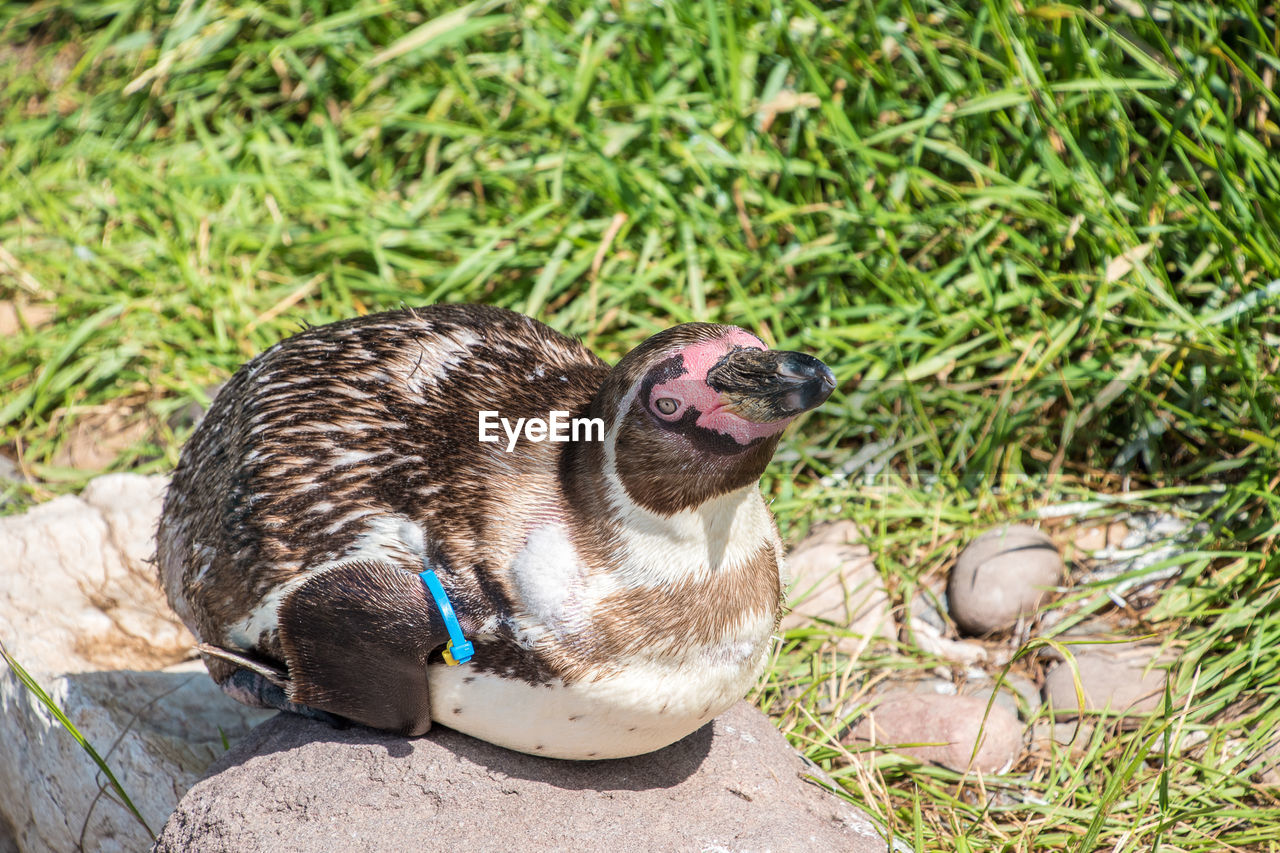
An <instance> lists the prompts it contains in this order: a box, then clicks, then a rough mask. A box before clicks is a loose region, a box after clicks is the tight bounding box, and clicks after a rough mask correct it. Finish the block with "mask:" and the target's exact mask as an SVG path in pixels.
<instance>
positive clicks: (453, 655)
mask: <svg viewBox="0 0 1280 853" xmlns="http://www.w3.org/2000/svg"><path fill="white" fill-rule="evenodd" d="M418 577H420V578H422V582H423V583H424V584H426V587H427V592H429V593H431V597H432V598H434V599H435V601H436V607H438V608H440V616H441V617H442V618H443V619H444V628H445V630H446V631H448V632H449V643H448V645H446V646H445V647H444V662H445V663H447V664H449V666H457V665H458V664H460V663H467V662H468V661H470V660H471V657H472V655H474V654H475V647H474V646H472V645H471V643H470V642H468V641H467V638H466V637H464V636H463V634H462V626H461V625H459V624H458V617H457V616H455V615H454V613H453V604H452V603H450V601H449V594H448V593H447V592H445V591H444V586H442V585H441V583H440V578H438V577H436V573H435V572H434V571H432V570H431V569H427V570H426V571H425V572H422V573H421V574H419V575H418Z"/></svg>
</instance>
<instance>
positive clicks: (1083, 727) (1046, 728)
mask: <svg viewBox="0 0 1280 853" xmlns="http://www.w3.org/2000/svg"><path fill="white" fill-rule="evenodd" d="M1092 737H1093V723H1091V722H1089V721H1088V720H1054V719H1052V718H1050V719H1043V720H1037V721H1036V722H1035V723H1034V724H1033V725H1032V727H1031V748H1032V749H1034V750H1035V751H1036V752H1040V753H1044V754H1046V755H1050V754H1052V753H1053V747H1055V746H1060V747H1061V746H1069V747H1070V748H1071V752H1072V754H1074V755H1079V754H1081V753H1083V752H1084V751H1085V750H1087V749H1088V747H1089V740H1090V738H1092Z"/></svg>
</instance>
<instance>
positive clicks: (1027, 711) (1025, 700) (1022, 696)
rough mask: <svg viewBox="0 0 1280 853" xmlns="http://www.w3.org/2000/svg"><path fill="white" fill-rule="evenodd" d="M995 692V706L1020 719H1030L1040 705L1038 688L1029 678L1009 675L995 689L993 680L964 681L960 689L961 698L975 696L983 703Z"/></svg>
mask: <svg viewBox="0 0 1280 853" xmlns="http://www.w3.org/2000/svg"><path fill="white" fill-rule="evenodd" d="M992 690H995V691H996V702H995V703H996V704H997V705H999V706H1001V707H1002V708H1007V709H1008V710H1009V711H1011V712H1012V713H1014V714H1017V715H1018V716H1019V717H1021V718H1022V719H1024V720H1026V719H1030V718H1031V717H1034V716H1035V713H1036V711H1037V710H1038V709H1039V708H1040V705H1041V704H1042V702H1041V699H1040V688H1039V687H1037V686H1036V685H1035V683H1034V682H1032V681H1031V679H1029V678H1025V677H1023V676H1021V675H1017V674H1014V673H1010V674H1008V675H1006V676H1005V677H1004V679H1003V680H1002V681H1001V683H1000V686H999V687H998V688H997V687H996V683H995V680H994V679H990V678H986V679H974V680H971V681H966V682H965V683H964V684H963V685H961V687H960V695H961V696H976V697H978V698H979V699H981V700H982V701H983V702H985V701H987V698H988V697H990V696H991V691H992Z"/></svg>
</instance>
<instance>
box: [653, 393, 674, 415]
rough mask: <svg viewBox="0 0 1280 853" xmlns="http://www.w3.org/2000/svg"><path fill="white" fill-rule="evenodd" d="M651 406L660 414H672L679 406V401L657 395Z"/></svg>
mask: <svg viewBox="0 0 1280 853" xmlns="http://www.w3.org/2000/svg"><path fill="white" fill-rule="evenodd" d="M653 407H654V408H655V409H657V410H658V412H659V413H661V414H664V415H674V414H675V413H676V409H678V408H680V403H678V402H677V401H676V400H675V399H673V398H671V397H659V398H658V399H657V400H655V401H654V403H653Z"/></svg>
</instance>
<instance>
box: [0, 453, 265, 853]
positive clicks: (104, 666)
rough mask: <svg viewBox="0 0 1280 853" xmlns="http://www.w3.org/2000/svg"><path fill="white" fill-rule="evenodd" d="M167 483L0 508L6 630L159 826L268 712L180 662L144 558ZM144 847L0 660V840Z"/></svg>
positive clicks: (0, 627)
mask: <svg viewBox="0 0 1280 853" xmlns="http://www.w3.org/2000/svg"><path fill="white" fill-rule="evenodd" d="M164 485H165V481H164V478H161V477H141V476H136V475H129V474H117V475H110V476H106V477H100V478H98V479H96V480H94V481H93V482H92V483H90V484H89V486H88V487H87V488H86V489H85V490H84V493H83V494H82V495H81V496H80V497H60V498H56V499H54V500H52V501H49V502H48V503H45V504H42V505H40V506H37V507H35V508H34V509H32V510H30V511H28V512H27V513H25V514H23V515H19V516H13V517H9V518H0V543H3V546H0V640H2V641H3V643H4V646H5V648H6V649H7V651H8V652H9V654H11V655H12V656H13V658H14V660H15V661H17V662H18V663H19V664H20V665H21V666H22V667H23V668H24V669H25V670H27V671H28V672H29V673H30V674H31V676H32V677H33V678H34V679H35V680H36V682H37V683H38V684H40V686H41V687H43V689H44V690H45V691H46V692H47V693H48V694H49V695H50V697H51V698H52V700H53V701H54V702H55V703H56V704H57V705H58V707H60V708H61V709H62V710H63V711H64V712H65V713H66V715H67V717H68V718H69V719H70V720H71V722H72V723H73V724H74V725H75V726H76V728H77V729H78V730H79V731H80V732H81V733H82V734H83V735H85V737H86V738H87V739H88V741H89V743H90V744H92V745H93V746H94V747H95V748H96V749H97V751H98V752H99V753H100V754H101V755H103V756H104V757H105V759H106V761H107V763H108V765H109V766H110V767H111V769H112V772H113V773H114V774H115V775H116V777H117V778H118V779H119V780H120V783H121V785H122V786H123V788H124V790H125V791H126V793H128V795H129V797H130V799H132V801H133V802H134V804H135V805H136V806H137V807H138V809H139V811H140V812H141V813H142V816H143V818H144V819H145V820H146V821H147V823H148V824H150V826H151V828H152V829H153V830H158V829H159V827H160V825H161V824H163V822H164V820H165V818H166V817H167V816H168V814H169V813H170V811H172V809H173V807H174V805H176V804H177V801H178V799H179V797H181V796H182V794H183V792H184V791H185V790H186V789H187V788H188V787H190V786H191V785H192V784H193V783H194V782H195V781H196V779H198V778H199V777H200V776H201V775H202V774H203V772H204V770H205V769H206V768H207V767H208V765H209V764H210V762H212V761H213V759H214V758H215V757H216V756H218V755H220V754H222V753H223V752H224V751H225V747H224V743H225V742H227V741H233V740H235V739H236V738H238V737H240V736H242V735H243V734H244V733H245V732H247V731H248V729H249V728H250V727H251V726H252V725H253V724H254V723H255V722H256V721H259V720H261V719H263V718H265V716H266V715H265V714H264V713H262V712H257V711H252V710H250V709H248V708H245V707H243V706H241V705H239V704H237V703H235V702H233V701H231V700H230V699H228V698H226V697H225V696H223V695H222V693H221V692H220V691H219V690H218V689H217V687H216V686H215V685H214V684H213V682H212V681H210V679H209V677H208V675H207V674H206V673H205V671H204V667H203V666H202V665H201V664H199V663H198V662H194V661H190V662H185V663H184V662H183V661H184V658H187V657H188V656H189V655H190V652H191V649H192V645H193V643H194V640H193V639H192V637H191V635H190V634H189V633H187V631H186V629H185V628H184V627H183V626H182V625H181V624H180V623H179V622H178V621H177V619H176V618H175V617H174V615H173V614H172V613H171V612H170V611H169V607H168V605H167V604H166V603H165V601H164V598H163V595H162V594H161V593H160V591H159V589H158V587H157V584H156V582H155V580H154V571H153V569H152V567H151V565H150V564H149V563H148V559H149V557H150V555H151V553H152V551H153V550H154V546H153V544H152V541H151V536H152V531H153V530H154V529H155V523H156V518H157V516H158V515H159V512H160V498H161V495H162V493H163V490H164ZM104 789H105V791H104ZM6 836H8V837H7V838H6ZM149 842H150V835H149V833H148V832H147V831H146V830H145V829H143V827H142V826H141V824H140V823H139V822H138V821H137V820H136V819H135V818H134V817H133V815H132V814H130V813H129V812H128V811H127V810H126V809H125V808H124V806H123V805H121V804H120V803H119V802H118V801H117V799H116V796H115V794H114V792H112V791H111V790H110V789H109V788H107V787H106V780H105V779H104V778H102V776H101V775H100V773H99V771H98V768H97V766H96V765H95V764H94V763H93V761H92V760H91V759H90V758H89V756H88V755H87V754H86V753H85V751H84V750H83V749H82V748H81V747H80V745H79V744H78V743H77V742H76V741H75V740H74V739H73V737H72V735H71V734H70V733H69V732H68V731H67V730H66V729H65V728H64V727H63V726H62V725H61V724H60V723H59V722H58V721H57V720H56V719H55V718H54V716H53V715H52V714H51V713H50V711H49V710H48V708H47V707H45V705H44V704H43V703H41V702H40V701H39V699H38V698H37V697H36V696H34V695H32V693H31V692H30V691H28V690H27V688H26V687H25V686H24V685H23V684H22V683H21V682H20V681H19V679H18V676H17V673H15V672H13V671H12V670H11V669H10V668H9V667H8V666H7V665H6V664H5V663H4V662H3V660H0V850H6V849H9V850H18V851H65V850H76V849H84V850H95V851H117V850H119V851H126V850H128V851H132V850H138V849H142V848H145V846H146V845H147V844H148V843H149Z"/></svg>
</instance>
